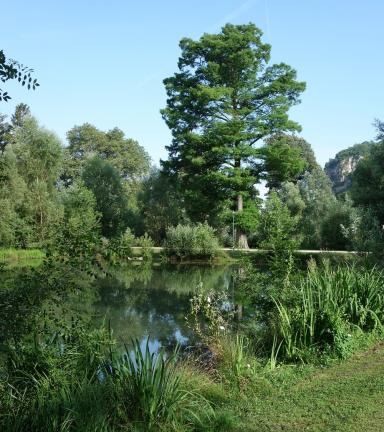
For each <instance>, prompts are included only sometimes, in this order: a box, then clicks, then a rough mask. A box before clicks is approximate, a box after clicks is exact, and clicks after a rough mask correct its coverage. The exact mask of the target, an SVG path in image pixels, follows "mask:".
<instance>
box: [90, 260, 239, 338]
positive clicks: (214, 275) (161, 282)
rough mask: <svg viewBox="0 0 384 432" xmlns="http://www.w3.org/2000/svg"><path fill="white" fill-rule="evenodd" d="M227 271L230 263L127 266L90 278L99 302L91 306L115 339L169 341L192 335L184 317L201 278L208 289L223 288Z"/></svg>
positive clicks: (226, 280) (227, 275)
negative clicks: (108, 320) (109, 326)
mask: <svg viewBox="0 0 384 432" xmlns="http://www.w3.org/2000/svg"><path fill="white" fill-rule="evenodd" d="M232 272H233V268H230V267H206V266H204V267H203V266H191V265H189V266H187V265H178V266H169V265H167V266H162V267H150V266H149V265H148V263H146V265H143V266H127V267H125V268H123V269H120V270H114V271H113V272H111V273H112V277H111V278H104V279H99V280H98V281H96V282H95V283H96V284H97V285H98V286H99V295H100V300H99V301H98V302H96V303H95V305H94V306H95V309H96V310H97V311H98V312H99V313H101V314H103V315H106V316H107V318H109V317H111V318H112V327H113V329H114V337H116V338H118V339H120V338H122V339H123V340H125V341H128V340H129V339H130V338H131V337H136V338H138V339H139V340H143V339H145V338H146V337H147V336H148V335H150V336H151V340H152V341H159V342H160V343H161V344H167V345H168V344H172V343H175V342H176V341H177V340H178V339H180V338H183V339H187V340H188V339H190V337H191V332H190V329H189V328H188V326H187V324H186V321H185V316H186V313H187V311H188V309H189V304H190V302H189V300H190V298H191V296H192V294H193V292H194V291H195V288H196V286H197V285H198V284H199V282H200V280H201V281H202V282H203V284H204V286H205V287H206V288H207V289H223V288H224V289H227V288H228V287H229V285H230V282H231V273H232Z"/></svg>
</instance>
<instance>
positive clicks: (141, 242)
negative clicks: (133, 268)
mask: <svg viewBox="0 0 384 432" xmlns="http://www.w3.org/2000/svg"><path fill="white" fill-rule="evenodd" d="M137 244H138V246H141V254H142V257H143V260H144V261H147V260H151V259H152V255H153V247H154V246H155V243H154V241H153V240H152V239H151V237H150V236H149V235H148V234H147V233H145V234H144V235H143V236H141V237H140V238H139V239H138V240H137Z"/></svg>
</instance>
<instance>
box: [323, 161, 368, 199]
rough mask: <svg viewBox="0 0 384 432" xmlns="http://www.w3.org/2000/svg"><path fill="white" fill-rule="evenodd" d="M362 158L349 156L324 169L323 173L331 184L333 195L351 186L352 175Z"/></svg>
mask: <svg viewBox="0 0 384 432" xmlns="http://www.w3.org/2000/svg"><path fill="white" fill-rule="evenodd" d="M363 158H364V156H349V157H347V158H345V159H342V160H341V161H339V162H338V163H337V164H336V165H334V166H332V167H329V166H328V167H325V168H324V171H325V174H327V176H328V178H329V179H330V180H331V182H332V191H333V193H334V194H335V195H338V194H339V193H341V192H344V191H346V190H347V189H348V188H349V187H350V186H351V184H352V173H353V171H355V168H356V166H357V164H358V163H359V162H360V161H361V160H362V159H363Z"/></svg>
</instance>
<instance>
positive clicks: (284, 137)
mask: <svg viewBox="0 0 384 432" xmlns="http://www.w3.org/2000/svg"><path fill="white" fill-rule="evenodd" d="M264 141H265V143H266V144H267V149H268V148H269V147H270V146H273V145H276V144H278V143H281V142H283V143H285V145H286V146H288V147H289V148H291V149H294V150H298V152H299V157H300V159H301V161H302V163H303V166H302V167H303V168H302V171H301V172H300V173H298V174H296V175H295V176H294V173H293V172H292V171H293V170H291V173H290V177H291V178H288V181H294V182H296V181H297V180H302V179H303V177H304V174H305V173H306V172H307V171H309V172H311V171H312V170H313V169H315V168H317V167H318V166H319V164H318V163H317V162H316V157H315V153H314V151H313V149H312V147H311V144H309V143H308V142H307V141H306V140H305V139H304V138H299V137H297V136H295V135H288V134H277V135H271V136H270V137H268V138H266V139H265V140H264ZM296 163H297V162H296ZM293 177H294V178H293ZM277 180H279V179H278V178H277V179H274V178H273V176H272V178H271V180H269V183H270V187H271V188H274V189H280V187H281V183H282V181H281V179H280V181H277ZM283 181H284V180H283ZM285 181H287V180H285Z"/></svg>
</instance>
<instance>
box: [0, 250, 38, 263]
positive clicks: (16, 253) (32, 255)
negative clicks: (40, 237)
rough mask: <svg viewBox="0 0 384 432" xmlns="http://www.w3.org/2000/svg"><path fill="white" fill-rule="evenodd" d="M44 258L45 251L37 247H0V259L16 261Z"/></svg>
mask: <svg viewBox="0 0 384 432" xmlns="http://www.w3.org/2000/svg"><path fill="white" fill-rule="evenodd" d="M43 258H45V252H43V251H41V250H39V249H25V250H24V249H5V248H0V261H18V260H32V259H43Z"/></svg>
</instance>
